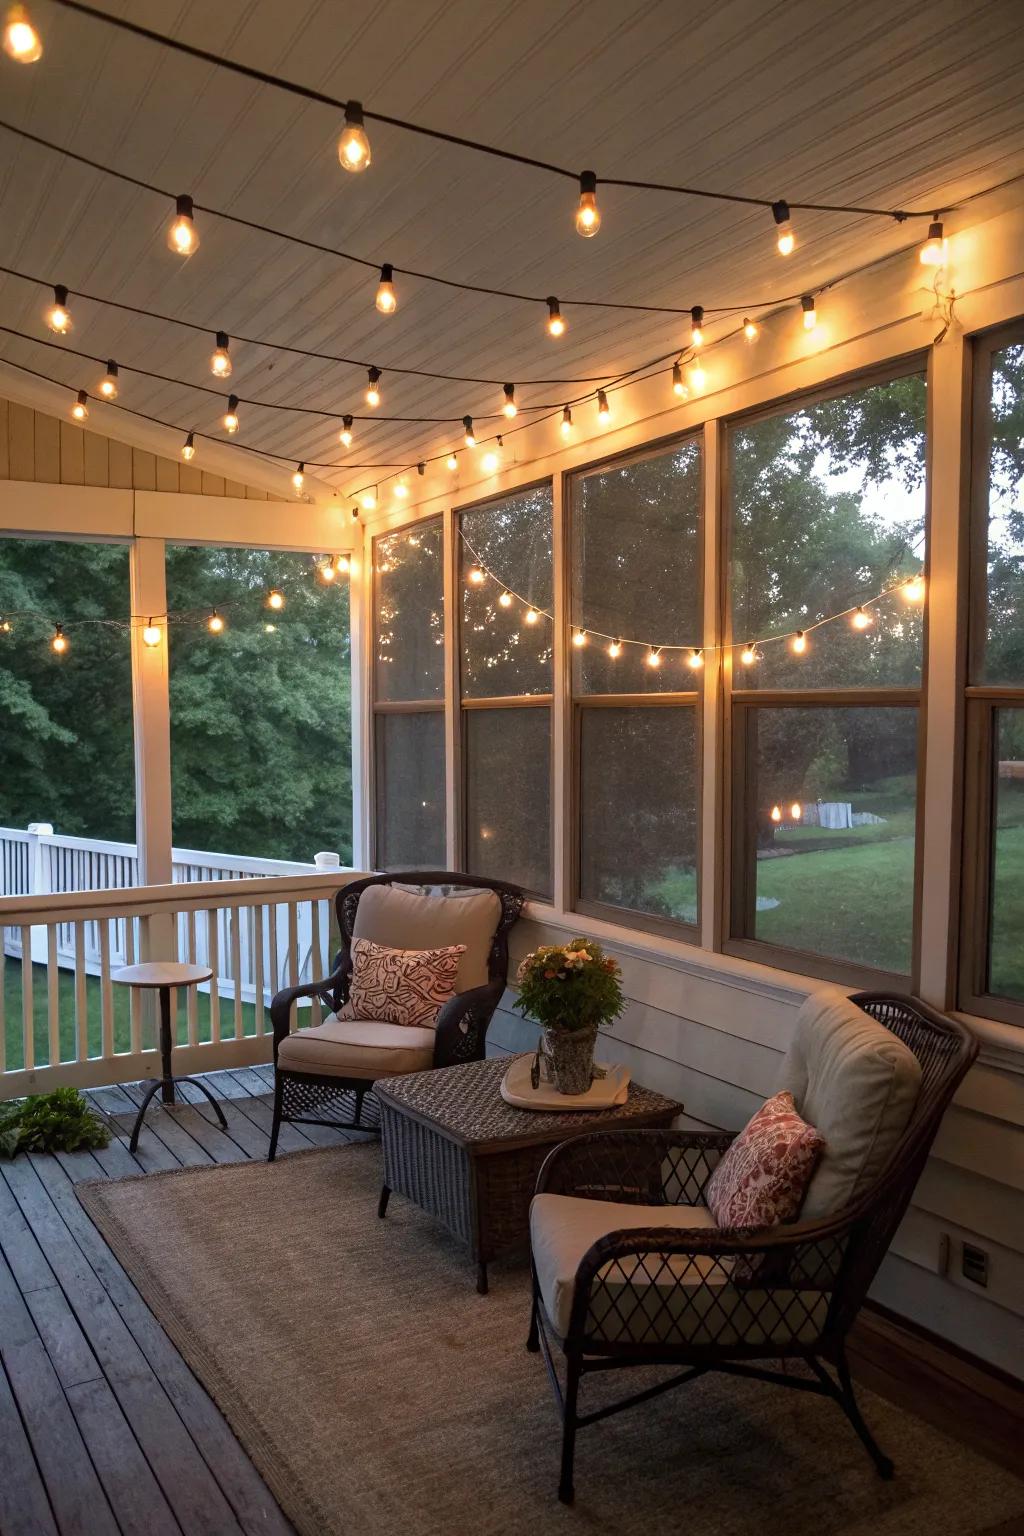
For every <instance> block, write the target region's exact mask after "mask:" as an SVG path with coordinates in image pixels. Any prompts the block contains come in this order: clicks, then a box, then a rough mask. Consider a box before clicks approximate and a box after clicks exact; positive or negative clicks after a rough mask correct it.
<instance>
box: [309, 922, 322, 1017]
mask: <svg viewBox="0 0 1024 1536" xmlns="http://www.w3.org/2000/svg"><path fill="white" fill-rule="evenodd" d="M325 970H326V967H321V964H320V904H319V902H316V901H311V902H310V904H309V979H310V981H315V980H316V979H317V977H318V976H322V975H323V974H324V971H325ZM312 1012H313V1023H314V1025H316V1024H322V1023H323V1020H324V1011H323V1009H322V1008H321V1006H320V999H319V998H318V997H314V998H313V1009H312Z"/></svg>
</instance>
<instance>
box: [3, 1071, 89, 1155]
mask: <svg viewBox="0 0 1024 1536" xmlns="http://www.w3.org/2000/svg"><path fill="white" fill-rule="evenodd" d="M109 1144H110V1131H109V1129H108V1128H107V1126H105V1125H104V1124H103V1122H102V1120H99V1119H97V1117H96V1116H95V1115H94V1114H93V1112H92V1110H91V1109H90V1108H89V1105H88V1103H87V1102H86V1100H85V1099H84V1098H83V1097H82V1095H81V1094H80V1093H79V1092H78V1090H77V1088H57V1089H55V1090H54V1092H53V1093H41V1094H37V1095H36V1096H35V1097H34V1098H31V1099H20V1100H18V1101H16V1102H15V1103H12V1104H0V1156H4V1157H14V1156H15V1155H16V1154H17V1153H18V1152H83V1151H88V1150H90V1149H91V1148H93V1147H106V1146H108V1145H109Z"/></svg>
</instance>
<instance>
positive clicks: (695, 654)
mask: <svg viewBox="0 0 1024 1536" xmlns="http://www.w3.org/2000/svg"><path fill="white" fill-rule="evenodd" d="M686 665H687V666H688V667H689V668H690V670H691V672H699V671H700V669H701V667H702V666H703V665H704V652H703V651H696V650H695V651H691V652H690V654H689V656H687V658H686Z"/></svg>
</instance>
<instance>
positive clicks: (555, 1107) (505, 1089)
mask: <svg viewBox="0 0 1024 1536" xmlns="http://www.w3.org/2000/svg"><path fill="white" fill-rule="evenodd" d="M597 1065H599V1066H602V1067H603V1069H604V1072H605V1076H604V1077H595V1079H594V1081H593V1082H592V1083H591V1085H590V1087H589V1089H588V1090H587V1092H586V1093H575V1094H570V1093H559V1092H558V1089H557V1088H556V1087H555V1085H554V1083H552V1082H548V1080H547V1079H546V1078H545V1077H543V1076H542V1077H541V1082H540V1087H539V1088H534V1087H533V1084H532V1083H531V1081H530V1069H531V1067H532V1066H533V1053H532V1052H531V1053H530V1054H529V1055H526V1056H517V1057H516V1058H515V1060H514V1061H513V1062H512V1064H511V1066H510V1067H509V1069H508V1071H507V1072H506V1073H505V1076H504V1077H503V1078H502V1080H501V1096H502V1098H503V1099H504V1100H505V1103H506V1104H514V1105H515V1106H516V1108H517V1109H539V1110H549V1111H559V1112H560V1113H562V1114H563V1115H564V1114H565V1112H566V1111H567V1110H570V1109H609V1108H612V1107H613V1106H614V1105H616V1104H625V1102H626V1095H627V1093H628V1092H629V1068H628V1067H620V1066H606V1065H605V1064H604V1063H603V1062H599V1063H597Z"/></svg>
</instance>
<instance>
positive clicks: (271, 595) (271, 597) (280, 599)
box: [267, 587, 284, 613]
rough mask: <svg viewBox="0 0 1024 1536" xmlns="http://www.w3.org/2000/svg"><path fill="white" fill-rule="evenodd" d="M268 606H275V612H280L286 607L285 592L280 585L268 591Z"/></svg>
mask: <svg viewBox="0 0 1024 1536" xmlns="http://www.w3.org/2000/svg"><path fill="white" fill-rule="evenodd" d="M267 607H268V608H273V609H274V611H275V613H280V611H281V609H282V608H283V607H284V593H283V592H282V591H281V589H280V588H279V587H271V589H270V591H269V592H268V593H267Z"/></svg>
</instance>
